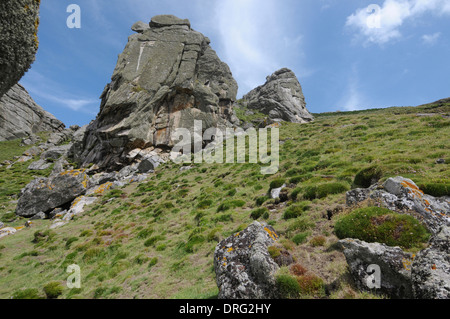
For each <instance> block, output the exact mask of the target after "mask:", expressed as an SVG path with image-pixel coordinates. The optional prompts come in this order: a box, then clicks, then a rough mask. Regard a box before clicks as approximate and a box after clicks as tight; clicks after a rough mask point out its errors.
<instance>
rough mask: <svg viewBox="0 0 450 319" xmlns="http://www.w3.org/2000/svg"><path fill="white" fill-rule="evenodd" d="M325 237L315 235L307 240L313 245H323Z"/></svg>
mask: <svg viewBox="0 0 450 319" xmlns="http://www.w3.org/2000/svg"><path fill="white" fill-rule="evenodd" d="M326 242H327V239H326V238H325V237H324V236H316V237H314V238H313V239H311V240H310V241H309V244H310V245H311V246H313V247H319V246H324V245H325V243H326Z"/></svg>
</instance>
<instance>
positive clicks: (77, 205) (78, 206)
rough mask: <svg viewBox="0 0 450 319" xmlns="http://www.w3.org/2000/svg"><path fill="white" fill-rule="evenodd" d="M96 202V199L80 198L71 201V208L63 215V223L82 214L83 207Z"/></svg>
mask: <svg viewBox="0 0 450 319" xmlns="http://www.w3.org/2000/svg"><path fill="white" fill-rule="evenodd" d="M96 200H97V197H86V196H80V197H78V198H76V199H75V200H74V201H73V203H72V206H71V207H70V209H69V211H68V212H67V214H65V215H64V217H63V218H62V220H63V221H69V220H71V219H72V218H73V217H74V216H76V215H79V214H81V213H82V212H84V207H85V206H88V205H91V204H92V203H94V202H95V201H96Z"/></svg>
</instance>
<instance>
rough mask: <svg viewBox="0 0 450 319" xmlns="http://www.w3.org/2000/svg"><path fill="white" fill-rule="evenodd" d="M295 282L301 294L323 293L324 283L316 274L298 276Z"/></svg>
mask: <svg viewBox="0 0 450 319" xmlns="http://www.w3.org/2000/svg"><path fill="white" fill-rule="evenodd" d="M297 282H298V284H299V287H300V293H301V294H302V295H316V294H323V290H324V283H323V280H322V278H320V277H317V276H316V275H303V276H300V277H298V279H297Z"/></svg>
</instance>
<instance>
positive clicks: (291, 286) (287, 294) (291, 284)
mask: <svg viewBox="0 0 450 319" xmlns="http://www.w3.org/2000/svg"><path fill="white" fill-rule="evenodd" d="M276 282H277V287H278V291H279V292H280V295H281V298H297V297H299V295H300V292H301V287H300V284H299V283H298V280H297V278H295V277H293V276H290V275H279V276H277V277H276Z"/></svg>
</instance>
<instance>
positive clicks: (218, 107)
mask: <svg viewBox="0 0 450 319" xmlns="http://www.w3.org/2000/svg"><path fill="white" fill-rule="evenodd" d="M133 29H134V30H135V31H136V32H138V33H136V34H134V35H132V36H130V37H129V39H128V44H127V45H126V47H125V50H124V51H123V53H122V54H120V56H119V59H118V62H117V65H116V68H115V70H114V73H113V75H112V78H111V83H109V84H108V85H107V86H106V87H105V90H104V92H103V93H102V95H101V99H102V102H101V105H100V113H99V114H98V116H97V118H96V119H95V121H93V122H92V123H91V124H90V125H89V126H88V127H87V129H86V134H85V136H84V138H83V140H82V141H79V142H77V143H74V146H73V147H74V148H76V149H77V150H79V152H71V154H72V155H73V158H74V160H75V161H77V162H79V163H80V164H82V165H84V166H87V165H88V164H90V163H94V164H96V165H98V166H99V167H100V168H102V169H109V170H118V169H120V168H121V167H123V166H126V165H127V164H129V163H128V159H127V155H128V154H129V152H130V151H131V150H134V149H136V148H140V149H146V148H148V147H151V146H154V147H162V148H165V149H167V148H171V147H173V146H174V145H175V144H176V143H177V142H178V141H179V138H180V137H179V136H173V135H172V134H173V133H174V132H175V130H176V129H177V128H186V129H189V130H190V131H191V132H192V133H193V127H194V121H195V120H199V121H202V123H203V130H206V129H207V128H210V127H218V126H230V125H231V123H230V122H229V119H230V117H231V116H232V114H233V112H232V109H233V103H234V101H235V100H236V94H237V83H236V81H235V80H234V78H233V76H232V74H231V71H230V69H229V67H228V66H227V65H226V64H225V63H223V62H222V61H221V60H220V59H219V57H218V56H217V54H216V52H214V50H213V49H212V48H211V47H210V45H209V43H210V40H209V39H208V38H207V37H205V36H204V35H203V34H201V33H199V32H197V31H194V30H193V29H191V27H190V23H189V21H188V20H182V19H179V18H176V17H174V16H156V17H153V18H152V20H151V22H150V24H149V27H148V28H147V27H144V26H143V25H142V23H137V24H135V25H134V26H133Z"/></svg>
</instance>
